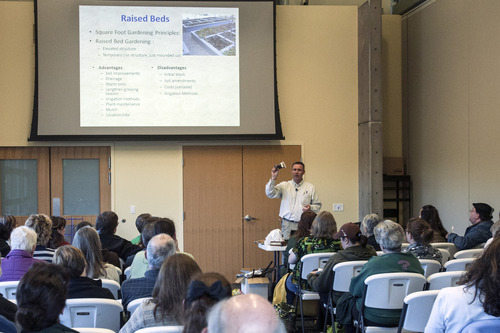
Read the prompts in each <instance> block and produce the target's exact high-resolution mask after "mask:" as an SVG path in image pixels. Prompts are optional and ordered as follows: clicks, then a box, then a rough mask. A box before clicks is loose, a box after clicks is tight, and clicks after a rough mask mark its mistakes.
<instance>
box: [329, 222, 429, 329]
mask: <svg viewBox="0 0 500 333" xmlns="http://www.w3.org/2000/svg"><path fill="white" fill-rule="evenodd" d="M373 231H374V234H375V239H376V240H377V242H378V243H379V245H380V248H381V249H382V251H383V252H384V254H383V255H381V256H378V257H372V258H371V259H370V260H368V262H367V263H366V264H365V265H364V266H363V269H362V270H361V272H360V273H359V275H358V276H356V277H354V278H352V280H351V286H350V288H349V292H348V293H345V294H343V295H342V297H340V299H339V301H338V302H337V318H338V321H339V323H340V324H342V325H344V329H345V332H346V333H349V332H354V331H355V328H354V326H353V320H357V319H358V318H359V310H360V309H361V302H362V298H363V290H364V286H365V279H366V278H367V277H369V276H371V275H374V274H381V273H394V272H408V273H419V274H422V275H423V274H424V270H423V269H422V265H420V261H418V259H417V258H416V257H415V256H414V255H413V254H411V253H402V252H401V244H402V243H403V241H404V239H405V234H404V230H403V228H402V227H401V226H400V225H399V224H397V223H395V222H393V221H389V220H385V221H383V222H380V223H379V224H377V225H376V226H375V229H374V230H373ZM364 314H365V316H364V317H365V323H366V324H367V325H368V326H369V325H370V324H371V325H374V326H388V325H389V326H391V325H392V326H398V323H399V317H400V316H401V310H385V309H384V310H382V309H372V308H366V310H365V311H364Z"/></svg>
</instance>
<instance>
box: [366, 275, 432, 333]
mask: <svg viewBox="0 0 500 333" xmlns="http://www.w3.org/2000/svg"><path fill="white" fill-rule="evenodd" d="M426 281H427V280H426V279H425V277H424V276H423V275H422V274H418V273H384V274H375V275H372V276H369V277H367V278H366V279H365V290H364V292H363V300H362V303H361V311H360V317H359V321H358V324H360V326H361V327H359V325H358V328H361V331H362V332H370V331H373V330H370V327H365V323H364V312H365V309H366V308H367V307H369V308H376V309H387V310H389V309H403V304H404V298H405V297H406V296H407V295H409V294H411V293H413V292H416V291H422V290H423V289H424V285H425V283H426ZM377 330H378V328H377ZM390 330H391V329H387V330H386V331H390ZM392 331H394V329H392Z"/></svg>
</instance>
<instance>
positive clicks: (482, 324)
mask: <svg viewBox="0 0 500 333" xmlns="http://www.w3.org/2000/svg"><path fill="white" fill-rule="evenodd" d="M477 332H481V333H497V332H500V318H497V319H484V320H477V321H473V322H472V323H470V324H469V325H467V326H465V327H464V329H463V330H462V333H477Z"/></svg>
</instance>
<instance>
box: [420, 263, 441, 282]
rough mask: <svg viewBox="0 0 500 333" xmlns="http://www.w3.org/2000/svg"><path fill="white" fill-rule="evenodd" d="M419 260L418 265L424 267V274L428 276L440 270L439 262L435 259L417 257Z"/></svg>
mask: <svg viewBox="0 0 500 333" xmlns="http://www.w3.org/2000/svg"><path fill="white" fill-rule="evenodd" d="M418 260H419V261H420V265H422V268H423V269H424V276H425V278H428V277H429V276H431V275H432V274H434V273H437V272H439V271H440V270H441V263H440V262H439V261H437V260H433V259H418Z"/></svg>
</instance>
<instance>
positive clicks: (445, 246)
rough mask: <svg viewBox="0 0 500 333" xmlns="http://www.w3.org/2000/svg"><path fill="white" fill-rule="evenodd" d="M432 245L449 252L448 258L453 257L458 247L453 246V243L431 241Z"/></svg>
mask: <svg viewBox="0 0 500 333" xmlns="http://www.w3.org/2000/svg"><path fill="white" fill-rule="evenodd" d="M431 245H432V246H433V247H435V248H436V249H445V250H447V251H448V252H449V253H450V258H453V255H454V254H455V253H457V252H458V247H456V246H455V244H453V243H446V242H443V243H441V242H440V243H431Z"/></svg>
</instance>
